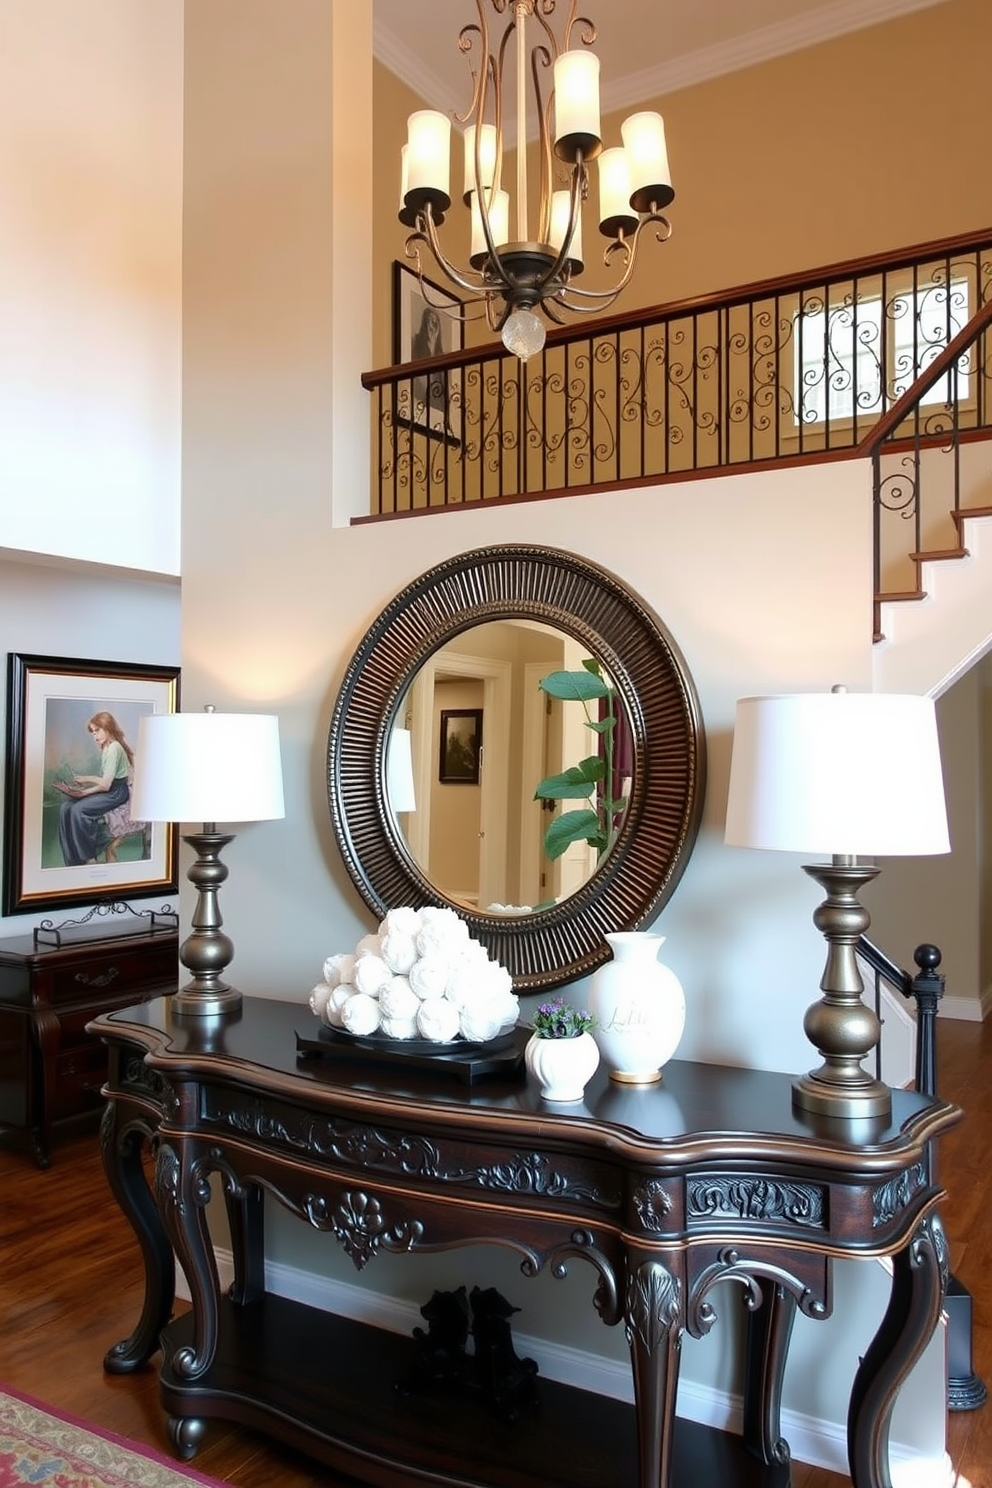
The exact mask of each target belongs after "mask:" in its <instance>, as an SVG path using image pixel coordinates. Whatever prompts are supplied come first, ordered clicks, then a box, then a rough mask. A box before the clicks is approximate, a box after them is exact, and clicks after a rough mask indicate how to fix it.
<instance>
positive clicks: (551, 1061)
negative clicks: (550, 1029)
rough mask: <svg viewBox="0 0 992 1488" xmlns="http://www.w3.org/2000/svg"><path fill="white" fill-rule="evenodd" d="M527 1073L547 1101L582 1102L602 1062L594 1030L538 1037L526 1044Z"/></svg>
mask: <svg viewBox="0 0 992 1488" xmlns="http://www.w3.org/2000/svg"><path fill="white" fill-rule="evenodd" d="M524 1063H525V1064H526V1066H527V1072H528V1074H529V1075H530V1076H531V1078H532V1079H534V1080H535V1081H536V1082H537V1084H538V1086H539V1087H540V1091H541V1095H542V1096H543V1098H544V1099H545V1100H547V1101H580V1100H581V1099H582V1096H583V1093H584V1092H585V1088H586V1085H587V1084H588V1082H589V1081H590V1080H591V1079H592V1077H593V1075H594V1074H595V1073H596V1069H597V1067H598V1065H599V1048H598V1046H597V1044H596V1040H595V1039H594V1038H593V1036H592V1034H591V1033H579V1034H576V1036H575V1038H538V1036H537V1034H536V1033H533V1034H531V1036H530V1038H529V1039H528V1040H527V1043H526V1045H525V1047H524Z"/></svg>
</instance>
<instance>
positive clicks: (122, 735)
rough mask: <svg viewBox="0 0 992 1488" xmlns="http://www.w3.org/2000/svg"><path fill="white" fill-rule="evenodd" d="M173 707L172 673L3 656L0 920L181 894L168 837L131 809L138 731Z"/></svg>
mask: <svg viewBox="0 0 992 1488" xmlns="http://www.w3.org/2000/svg"><path fill="white" fill-rule="evenodd" d="M178 706H179V668H178V667H158V666H144V665H134V664H131V663H128V662H111V661H78V660H75V659H73V658H70V657H62V656H25V655H22V654H21V653H19V652H11V653H10V654H9V656H8V658H7V737H6V769H5V776H4V831H3V912H4V914H5V915H13V914H30V913H34V912H35V911H44V912H48V911H51V910H55V909H58V908H60V907H63V906H64V907H68V906H71V905H81V904H86V905H95V904H100V903H108V902H110V903H113V902H116V901H118V900H121V901H126V900H129V899H143V898H149V897H150V896H151V895H153V894H174V893H175V892H176V891H177V889H178V879H177V855H176V837H177V829H176V826H175V825H174V824H172V823H165V822H142V821H135V820H134V819H133V818H132V816H131V809H130V808H131V784H132V780H133V776H134V743H135V741H136V739H137V737H138V720H139V718H141V717H142V715H143V714H146V713H174V712H175V711H176V709H177V708H178Z"/></svg>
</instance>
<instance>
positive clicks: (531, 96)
mask: <svg viewBox="0 0 992 1488" xmlns="http://www.w3.org/2000/svg"><path fill="white" fill-rule="evenodd" d="M575 6H576V0H569V5H568V15H567V18H566V19H565V22H564V25H563V27H562V31H561V38H560V40H559V38H558V37H556V35H555V32H554V29H553V27H552V17H553V15H554V11H555V0H476V9H477V10H478V15H479V19H478V21H477V22H475V21H473V22H471V23H470V24H468V25H466V26H464V27H463V28H462V30H461V32H460V33H459V37H458V46H459V49H460V50H461V51H462V52H464V53H465V54H466V55H467V56H468V58H469V63H470V66H471V69H472V79H473V96H472V101H471V103H470V105H469V108H468V110H467V111H466V113H464V114H453V115H452V116H451V117H449V116H448V115H447V114H443V113H440V112H438V111H437V110H435V109H419V110H418V111H417V112H416V113H413V114H411V115H410V118H409V121H408V125H407V142H406V144H405V145H404V146H403V152H402V170H401V175H402V185H401V189H400V198H401V206H400V213H399V219H400V222H402V223H403V225H404V226H405V227H409V228H412V229H413V230H412V231H411V233H410V234H409V236H408V238H407V240H406V253H407V257H408V258H410V259H411V260H414V261H415V263H416V267H417V271H418V272H419V273H420V275H421V288H422V290H423V293H424V298H425V299H426V300H427V301H428V302H429V301H430V289H429V286H428V285H425V282H424V279H423V272H424V270H423V265H422V262H421V249H427V250H429V252H430V254H431V257H432V259H433V261H434V262H435V263H436V264H437V265H438V267H439V268H440V269H441V271H442V273H443V274H444V275H445V277H446V278H447V279H448V280H449V281H450V282H451V283H452V284H455V285H457V286H458V287H459V288H460V289H462V290H465V291H467V292H468V298H467V299H466V300H464V301H463V305H462V312H461V313H462V315H466V316H467V313H468V312H469V309H470V307H471V306H473V305H479V304H481V305H482V306H483V307H484V312H485V314H486V317H487V319H488V322H489V325H490V326H491V328H492V329H493V330H494V331H500V332H501V334H502V338H503V344H504V345H505V346H506V348H507V350H508V351H510V352H512V353H513V354H514V355H516V356H518V357H520V358H521V360H526V359H527V357H529V356H532V355H533V354H534V353H535V352H537V351H540V349H541V347H542V346H543V345H544V338H545V327H544V322H543V321H542V320H541V318H540V316H539V315H538V313H537V312H538V311H540V312H542V313H543V315H544V316H545V317H546V318H547V319H548V320H550V321H553V322H555V323H557V324H559V325H560V324H564V323H565V315H564V313H563V312H573V313H580V314H581V313H582V312H587V313H588V312H596V311H599V312H602V311H604V310H606V309H608V308H609V306H610V305H612V304H613V302H614V300H616V298H617V297H618V295H620V294H621V292H622V291H623V289H624V288H625V287H626V285H627V284H628V283H629V281H630V277H631V275H632V273H633V271H634V262H635V257H636V253H637V245H638V241H639V239H640V235H641V233H642V231H643V230H644V228H645V227H647V226H648V224H651V225H652V226H653V227H654V228H655V229H656V236H657V238H658V241H659V242H665V241H666V239H667V238H668V237H670V235H671V231H672V229H671V224H670V223H669V221H668V219H667V218H666V217H664V216H662V209H663V208H664V207H666V206H668V204H669V202H671V201H672V200H673V199H674V196H675V192H674V191H673V190H672V184H671V178H670V173H669V168H668V152H667V149H666V146H665V124H664V120H663V119H662V117H661V115H660V114H656V113H646V112H642V113H636V114H632V115H631V117H630V118H629V119H626V120H624V123H623V125H622V126H621V137H622V139H623V144H622V145H618V146H616V147H614V148H612V149H608V150H604V149H603V141H602V138H601V136H600V119H599V58H598V57H597V56H596V54H595V52H593V51H592V50H590V48H591V47H592V45H593V43H594V42H595V40H596V28H595V27H594V26H593V24H592V23H591V21H589V20H586V19H585V18H584V17H578V18H577V17H576V14H575ZM489 7H491V8H492V10H493V11H494V12H495V14H496V16H497V17H501V16H504V15H505V16H507V17H508V19H507V20H506V21H505V23H504V24H503V29H502V34H501V35H500V36H499V38H498V41H497V40H496V39H495V38H494V37H493V36H491V35H490V28H489V23H488V21H487V11H488V9H489ZM528 21H530V22H531V23H532V25H533V27H534V28H535V35H536V40H535V41H534V43H533V45H532V46H531V47H530V49H529V51H528V40H527V23H528ZM499 24H500V23H499V22H497V25H499ZM573 33H574V38H573ZM576 42H578V44H576ZM549 74H550V76H549ZM528 79H529V82H530V90H528ZM511 81H512V82H513V84H514V92H515V105H516V133H515V137H514V143H515V145H516V190H515V195H514V203H513V205H514V214H515V219H514V227H515V232H514V236H513V237H511V235H510V194H509V192H508V191H505V190H504V189H503V187H502V179H501V178H502V166H503V154H504V148H505V140H504V101H505V95H506V94H507V93H509V92H510V87H509V85H510V83H511ZM548 82H550V84H551V86H550V87H548V86H547V84H548ZM511 101H512V100H511ZM529 103H531V104H532V108H533V110H534V111H535V112H536V116H537V127H538V155H539V159H540V193H539V198H538V200H537V202H536V203H534V204H532V203H530V202H529V201H528V184H527V120H528V104H529ZM452 119H454V122H455V123H456V124H457V125H465V126H467V127H466V128H465V130H464V186H463V191H462V201H463V203H464V205H465V206H466V207H467V208H468V209H469V212H470V214H471V248H470V252H469V259H468V264H467V265H463V266H457V265H456V264H455V263H454V262H453V261H452V259H451V257H450V256H449V255H447V254H446V253H445V251H444V249H443V247H442V244H441V237H440V228H441V226H442V224H443V222H444V218H445V213H446V212H447V211H448V209H449V208H450V206H451V189H450V188H451V179H450V178H451V124H452ZM593 160H595V161H596V162H597V164H598V176H599V230H600V232H601V233H602V234H603V235H604V236H605V237H606V238H608V239H609V242H608V244H607V246H606V248H605V250H604V253H603V262H604V264H605V265H606V266H607V267H610V268H613V269H614V270H615V271H616V274H617V278H616V279H615V282H613V283H612V285H611V286H610V287H609V288H608V289H604V290H593V289H581V288H579V286H578V285H577V284H576V283H575V281H576V279H577V278H578V276H579V275H580V274H581V273H582V269H583V258H582V211H583V207H584V205H585V204H586V202H587V200H588V197H589V165H590V163H591V162H592V161H593ZM556 172H557V176H558V179H557V180H556ZM532 205H536V208H537V211H536V215H535V217H534V218H533V222H534V230H533V231H532V230H531V217H530V215H529V213H530V207H531V206H532ZM439 308H440V307H439ZM480 313H481V312H480Z"/></svg>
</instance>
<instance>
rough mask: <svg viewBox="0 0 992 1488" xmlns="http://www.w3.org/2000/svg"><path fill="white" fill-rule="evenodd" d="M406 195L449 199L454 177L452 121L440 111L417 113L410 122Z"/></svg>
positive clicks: (418, 111)
mask: <svg viewBox="0 0 992 1488" xmlns="http://www.w3.org/2000/svg"><path fill="white" fill-rule="evenodd" d="M406 129H407V134H406V145H407V152H406V178H407V191H408V192H410V191H439V192H441V193H442V194H443V195H445V196H447V195H448V184H449V180H450V176H451V120H450V119H449V118H448V116H447V114H442V113H440V112H439V111H438V110H437V109H417V111H416V113H413V114H411V115H410V117H409V119H408V120H407V126H406Z"/></svg>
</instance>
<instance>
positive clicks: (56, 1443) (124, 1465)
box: [0, 1385, 230, 1488]
mask: <svg viewBox="0 0 992 1488" xmlns="http://www.w3.org/2000/svg"><path fill="white" fill-rule="evenodd" d="M190 1483H203V1484H206V1485H207V1488H225V1485H223V1484H219V1483H218V1482H217V1480H216V1479H215V1478H205V1477H204V1476H203V1475H202V1474H201V1473H195V1472H191V1471H190V1470H189V1469H188V1468H185V1467H183V1466H181V1464H180V1463H178V1462H176V1461H174V1460H172V1459H170V1458H168V1457H165V1456H162V1455H161V1454H159V1453H157V1452H154V1451H152V1450H151V1449H150V1448H148V1447H143V1446H140V1445H139V1444H138V1443H137V1442H133V1441H128V1440H127V1438H126V1437H123V1436H115V1435H114V1433H113V1432H111V1431H103V1430H101V1429H100V1428H99V1427H96V1426H87V1425H86V1423H85V1422H83V1421H78V1420H76V1419H75V1418H74V1417H73V1416H69V1415H66V1413H65V1412H64V1411H58V1410H53V1409H52V1407H51V1406H47V1405H42V1403H41V1401H40V1400H32V1399H31V1398H30V1396H28V1395H19V1394H18V1393H17V1392H16V1391H14V1390H11V1389H9V1388H8V1387H7V1386H6V1385H4V1386H0V1488H186V1485H188V1484H190ZM227 1488H230V1485H227Z"/></svg>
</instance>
